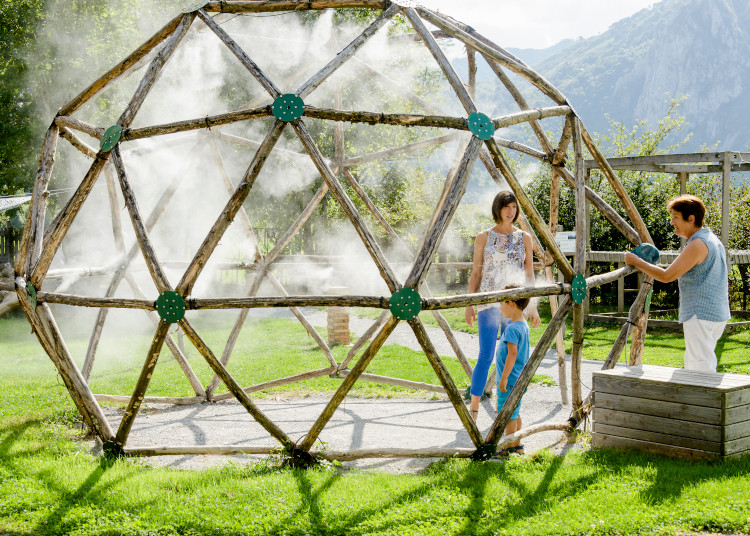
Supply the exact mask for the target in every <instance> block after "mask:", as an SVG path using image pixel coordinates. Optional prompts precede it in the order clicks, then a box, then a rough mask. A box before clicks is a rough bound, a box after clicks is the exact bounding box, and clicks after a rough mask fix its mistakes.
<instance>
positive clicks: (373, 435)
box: [105, 312, 601, 472]
mask: <svg viewBox="0 0 750 536" xmlns="http://www.w3.org/2000/svg"><path fill="white" fill-rule="evenodd" d="M307 316H308V318H309V319H310V321H311V322H312V323H313V324H314V325H325V316H324V314H323V313H318V312H308V314H307ZM371 322H372V321H371V320H366V319H360V318H352V319H351V322H350V329H351V331H353V332H355V333H358V334H359V333H362V332H363V331H364V330H366V329H367V328H368V327H369V326H370V324H371ZM427 329H428V332H429V334H430V337H431V338H432V341H433V344H434V345H435V346H436V348H437V350H438V352H439V353H440V355H444V356H452V355H453V352H452V350H451V348H450V345H449V344H448V341H447V340H446V338H445V335H444V333H443V332H442V330H440V329H438V328H427ZM455 336H456V338H457V339H458V342H459V344H460V345H461V348H462V349H463V350H464V352H465V353H466V355H467V356H475V355H476V354H477V353H478V342H477V337H476V336H475V335H470V334H467V333H460V332H456V333H455ZM386 344H399V345H402V346H407V347H409V348H413V349H416V350H421V347H420V346H419V344H418V343H417V341H416V339H415V338H414V335H413V333H412V331H411V329H410V328H409V326H408V325H407V324H405V323H401V324H399V326H398V327H397V328H396V329H395V331H394V332H393V334H392V335H391V337H390V338H389V339H388V341H387V343H386ZM569 358H570V356H568V363H567V365H568V366H567V368H566V369H567V371H568V375H569V374H570V361H569ZM600 368H601V362H599V361H587V360H584V361H583V363H582V374H581V378H582V384H583V396H584V397H585V396H586V395H587V394H588V392H589V386H590V385H591V375H592V372H593V371H594V370H599V369H600ZM557 370H558V367H557V357H556V355H555V354H554V351H550V352H548V354H547V356H546V357H545V359H544V360H543V361H542V364H541V365H540V367H539V370H538V374H546V375H548V376H551V377H552V378H553V379H554V380H555V381H556V382H557V381H558V373H557ZM568 385H570V380H568ZM327 401H328V398H327V397H320V396H310V397H306V398H284V397H281V396H279V397H276V399H275V400H273V399H260V400H257V405H258V406H259V407H260V408H261V409H262V410H263V412H264V413H266V415H268V416H269V417H270V418H271V419H272V420H273V421H274V422H276V423H277V424H278V425H279V426H280V427H281V429H282V430H284V431H285V432H286V433H287V434H288V435H289V437H291V438H292V439H293V440H298V439H300V438H302V437H303V436H304V435H305V433H306V432H307V430H308V429H309V428H310V426H311V424H312V423H313V422H314V421H315V419H316V418H317V417H318V415H320V413H321V411H322V410H323V408H324V407H325V404H326V403H327ZM495 403H496V402H495V398H494V397H493V398H492V399H491V400H485V401H484V402H482V406H481V410H480V415H479V420H478V423H479V428H480V430H482V431H483V432H486V431H487V430H488V429H489V427H490V425H491V424H492V421H493V420H494V416H495V408H494V404H495ZM105 411H106V412H107V414H108V417H109V419H110V422H111V423H112V425H113V427H116V426H118V425H119V421H120V419H121V418H122V415H121V413H122V412H121V411H120V410H116V409H114V408H105ZM569 416H570V406H569V405H566V406H563V405H562V403H561V396H560V389H559V388H558V387H556V386H542V385H538V384H532V385H531V386H530V387H529V389H528V391H527V392H526V394H525V395H524V398H523V402H522V406H521V417H522V419H523V423H524V425H526V426H528V425H531V424H537V423H541V422H550V423H556V422H565V421H566V420H567V419H568V417H569ZM320 440H321V441H323V442H324V444H325V445H326V446H327V448H329V449H330V450H349V449H356V448H377V447H390V448H407V449H413V448H423V447H429V446H433V447H447V448H450V447H460V448H471V446H472V443H471V441H470V439H469V436H468V434H467V433H466V431H465V430H464V428H463V425H462V424H461V422H460V420H459V419H458V416H457V415H456V412H455V410H454V409H453V406H452V405H451V404H450V402H449V401H447V399H439V400H425V399H360V398H351V397H348V398H347V399H346V400H345V401H344V403H343V404H342V405H341V406H340V407H339V409H338V410H337V411H336V412H335V414H334V415H333V417H332V419H331V421H330V422H329V424H328V425H327V426H326V428H325V429H324V430H323V433H322V434H321V436H320ZM523 443H524V445H525V447H526V452H527V453H531V452H534V451H536V450H538V449H541V448H550V449H552V450H553V451H557V452H560V451H563V450H565V449H567V448H570V445H567V444H566V442H565V439H564V436H563V434H562V433H560V432H544V433H540V434H535V435H532V436H529V437H527V438H526V439H524V441H523ZM166 444H169V445H201V444H206V445H217V444H223V445H234V444H237V445H240V444H241V445H263V446H276V444H277V443H276V441H275V440H274V439H273V438H271V437H270V436H269V435H268V434H267V432H266V431H265V430H264V429H263V428H261V426H260V425H258V424H257V423H256V422H255V421H254V420H253V419H252V417H250V416H249V414H248V413H247V412H246V411H245V410H244V408H242V406H240V405H239V404H238V403H236V402H223V403H217V404H200V405H197V406H189V407H185V406H167V405H150V406H149V407H148V408H145V409H144V410H143V411H142V412H141V414H139V416H138V417H137V418H136V420H135V423H134V425H133V428H132V432H131V434H130V438H129V439H128V447H145V446H157V445H166ZM316 448H319V445H316ZM249 459H252V457H249V456H161V457H154V458H146V460H147V463H149V464H152V465H160V466H163V465H168V466H172V467H179V468H186V469H200V468H205V467H209V466H216V465H221V464H224V463H226V462H227V461H232V462H234V463H243V462H246V461H248V460H249ZM431 461H434V460H359V461H356V462H347V463H346V464H345V465H346V466H349V467H357V468H362V469H377V470H383V471H389V472H417V471H419V470H421V469H423V468H424V467H426V466H427V465H428V464H429V463H430V462H431Z"/></svg>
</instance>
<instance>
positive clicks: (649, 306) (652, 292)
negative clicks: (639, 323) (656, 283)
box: [643, 289, 654, 314]
mask: <svg viewBox="0 0 750 536" xmlns="http://www.w3.org/2000/svg"><path fill="white" fill-rule="evenodd" d="M653 295H654V289H651V290H649V291H648V294H646V305H645V306H644V308H643V310H644V311H646V314H648V312H649V310H650V309H651V296H653Z"/></svg>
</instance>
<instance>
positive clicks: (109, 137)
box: [99, 125, 122, 153]
mask: <svg viewBox="0 0 750 536" xmlns="http://www.w3.org/2000/svg"><path fill="white" fill-rule="evenodd" d="M121 135H122V127H121V126H120V125H112V126H111V127H109V128H108V129H107V130H106V131H105V132H104V136H102V139H101V140H100V141H99V149H101V151H102V152H104V153H107V152H109V151H111V150H112V149H114V147H115V145H117V142H118V141H120V136H121Z"/></svg>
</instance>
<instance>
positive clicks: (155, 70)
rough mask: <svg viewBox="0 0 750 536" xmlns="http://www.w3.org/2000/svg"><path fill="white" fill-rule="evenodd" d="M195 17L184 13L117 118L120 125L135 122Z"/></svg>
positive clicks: (126, 125)
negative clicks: (144, 102)
mask: <svg viewBox="0 0 750 536" xmlns="http://www.w3.org/2000/svg"><path fill="white" fill-rule="evenodd" d="M194 19H195V14H194V13H186V14H184V15H183V16H182V19H181V20H180V22H179V24H178V25H177V28H176V29H175V31H174V33H173V34H172V35H171V36H170V37H169V39H167V41H166V43H164V47H163V48H162V49H161V50H160V51H159V53H158V54H157V55H156V57H154V59H153V60H152V61H151V63H150V64H149V66H148V70H147V71H146V74H145V76H144V77H143V80H141V83H140V84H139V85H138V87H137V88H136V90H135V93H134V94H133V98H132V99H131V100H130V103H129V104H128V105H127V107H126V108H125V110H124V111H123V112H122V115H120V118H119V119H118V120H117V124H118V125H120V126H121V127H122V128H123V129H125V128H128V127H129V126H130V124H131V123H132V122H133V119H135V116H136V114H137V113H138V110H140V108H141V105H143V101H145V100H146V96H147V95H148V94H149V92H150V91H151V88H152V87H153V86H154V84H155V83H156V80H157V79H158V78H159V75H160V74H161V72H162V70H163V69H164V66H165V65H166V63H167V61H169V58H171V57H172V54H173V53H174V51H175V50H176V49H177V47H178V46H179V44H180V43H181V42H182V40H183V38H184V37H185V35H187V32H188V30H189V29H190V25H191V24H192V23H193V20H194Z"/></svg>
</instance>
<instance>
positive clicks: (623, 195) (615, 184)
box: [580, 125, 654, 244]
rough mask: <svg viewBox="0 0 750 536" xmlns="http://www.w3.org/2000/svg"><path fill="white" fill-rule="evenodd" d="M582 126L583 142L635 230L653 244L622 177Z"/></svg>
mask: <svg viewBox="0 0 750 536" xmlns="http://www.w3.org/2000/svg"><path fill="white" fill-rule="evenodd" d="M580 127H581V136H582V137H583V143H585V144H586V147H587V148H588V150H589V152H590V153H591V156H593V157H594V160H596V162H597V164H599V168H600V169H601V170H602V172H603V173H604V176H605V177H607V180H608V181H609V184H610V186H611V187H612V190H614V192H615V194H616V195H617V197H618V198H619V199H620V202H621V203H622V206H623V208H624V209H625V212H626V214H627V215H628V217H629V218H630V221H631V222H633V225H634V226H635V230H636V231H637V232H638V236H639V238H640V240H641V242H649V243H651V244H653V243H654V241H653V240H652V239H651V234H650V233H649V232H648V229H647V228H646V224H645V223H643V219H642V218H641V215H640V214H639V213H638V209H637V208H636V207H635V203H633V200H632V199H630V196H629V195H628V192H627V191H626V190H625V188H624V187H623V186H622V184H621V183H620V179H618V178H617V175H616V174H615V172H614V170H613V169H612V166H610V165H609V162H607V159H606V158H605V157H604V155H603V154H602V152H601V151H600V150H599V148H598V147H597V146H596V144H595V143H594V140H593V138H592V137H591V135H590V134H589V133H588V131H587V130H586V128H585V127H584V126H583V125H580Z"/></svg>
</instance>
